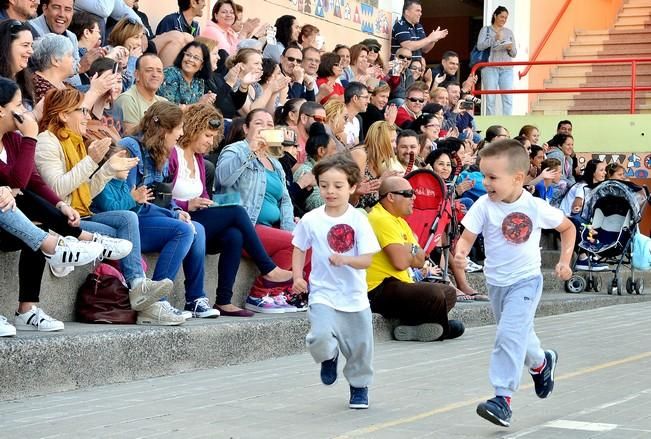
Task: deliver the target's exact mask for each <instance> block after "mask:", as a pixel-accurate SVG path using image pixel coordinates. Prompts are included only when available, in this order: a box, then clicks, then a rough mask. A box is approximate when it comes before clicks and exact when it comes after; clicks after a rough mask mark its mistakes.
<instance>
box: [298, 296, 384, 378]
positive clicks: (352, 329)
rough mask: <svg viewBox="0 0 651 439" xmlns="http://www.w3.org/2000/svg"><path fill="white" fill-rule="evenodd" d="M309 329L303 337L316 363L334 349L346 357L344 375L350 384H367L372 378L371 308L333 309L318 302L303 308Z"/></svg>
mask: <svg viewBox="0 0 651 439" xmlns="http://www.w3.org/2000/svg"><path fill="white" fill-rule="evenodd" d="M307 316H308V319H309V320H310V332H309V333H308V334H307V337H305V344H306V345H307V348H308V350H309V351H310V354H311V355H312V358H314V361H316V362H317V363H322V362H323V361H326V360H330V359H332V358H334V356H335V355H337V353H338V351H339V350H341V353H342V354H343V355H344V357H345V358H346V366H345V367H344V376H345V377H346V379H347V380H348V382H349V383H350V385H351V386H353V387H368V386H369V384H371V381H372V379H373V366H372V362H373V321H372V317H371V308H366V309H365V310H363V311H359V312H343V311H337V310H336V309H334V308H331V307H329V306H327V305H322V304H320V303H317V304H314V305H310V306H309V308H308V310H307Z"/></svg>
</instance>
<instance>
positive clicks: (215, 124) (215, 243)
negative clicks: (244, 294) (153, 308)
mask: <svg viewBox="0 0 651 439" xmlns="http://www.w3.org/2000/svg"><path fill="white" fill-rule="evenodd" d="M222 132H223V118H222V116H221V114H219V112H218V111H217V110H215V108H214V107H211V106H209V105H206V104H197V105H193V106H191V107H189V108H188V109H187V111H186V112H185V113H184V115H183V135H182V136H181V138H180V139H179V143H178V145H176V146H174V148H173V149H172V152H171V154H170V158H169V171H170V175H171V176H172V178H173V185H174V186H173V189H172V197H173V198H174V200H175V202H176V204H177V206H179V207H181V208H182V209H183V210H185V211H186V212H188V213H189V214H190V217H191V218H192V220H193V221H196V222H198V223H199V224H201V225H202V226H204V229H205V231H206V249H207V251H208V252H209V253H213V252H219V253H220V257H219V265H218V273H219V276H218V278H217V300H216V303H215V308H216V309H218V310H219V311H220V313H221V314H222V315H228V316H236V317H251V316H252V315H253V313H252V312H250V311H248V310H243V309H241V308H239V307H237V306H235V305H233V304H232V303H231V298H232V296H233V284H234V283H235V275H236V274H237V270H238V267H239V265H240V256H241V254H242V249H245V250H246V252H247V254H249V255H250V256H251V257H252V258H253V260H254V262H255V263H256V266H257V267H258V269H259V270H260V272H261V273H262V276H263V278H264V280H266V281H267V282H279V283H280V282H286V281H288V280H290V279H292V273H291V271H287V270H283V269H280V268H278V267H277V266H276V264H274V262H273V261H272V260H271V259H270V258H269V256H268V255H267V253H266V252H265V250H264V248H263V246H262V244H261V243H260V240H259V238H258V235H257V234H256V232H255V229H254V228H253V224H252V223H251V220H250V219H249V217H248V215H247V213H246V210H244V208H243V207H242V206H239V205H227V206H218V207H215V206H214V203H213V201H212V200H211V199H210V198H208V194H207V192H206V183H205V170H204V169H203V156H204V155H205V154H207V153H208V152H209V151H211V150H212V149H213V148H214V147H215V145H216V144H217V143H218V141H219V139H220V137H221V136H222Z"/></svg>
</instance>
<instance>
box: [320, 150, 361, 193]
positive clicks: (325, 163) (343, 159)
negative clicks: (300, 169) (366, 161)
mask: <svg viewBox="0 0 651 439" xmlns="http://www.w3.org/2000/svg"><path fill="white" fill-rule="evenodd" d="M330 169H338V170H340V171H341V172H343V173H344V174H346V178H347V179H348V184H349V185H351V186H355V185H356V184H359V182H360V181H362V173H361V172H360V170H359V166H357V163H355V160H353V158H352V157H351V155H350V153H348V152H340V153H337V154H335V155H332V156H330V157H326V158H324V159H323V160H319V162H318V163H317V164H316V165H315V166H314V168H312V174H314V177H315V178H316V182H317V184H318V183H319V177H320V176H321V175H322V174H323V173H324V172H326V171H329V170H330Z"/></svg>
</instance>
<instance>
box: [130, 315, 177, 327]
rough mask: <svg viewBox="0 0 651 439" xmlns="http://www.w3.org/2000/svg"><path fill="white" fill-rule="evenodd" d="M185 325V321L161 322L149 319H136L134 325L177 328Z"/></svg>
mask: <svg viewBox="0 0 651 439" xmlns="http://www.w3.org/2000/svg"><path fill="white" fill-rule="evenodd" d="M183 323H185V320H182V321H178V322H162V321H160V320H158V321H157V320H156V319H150V318H149V317H138V318H137V319H136V324H138V325H148V326H178V325H182V324H183Z"/></svg>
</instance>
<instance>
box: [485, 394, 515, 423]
mask: <svg viewBox="0 0 651 439" xmlns="http://www.w3.org/2000/svg"><path fill="white" fill-rule="evenodd" d="M477 414H478V415H479V416H481V417H482V418H484V419H486V420H487V421H490V422H492V423H493V424H495V425H499V426H500V427H510V426H511V415H512V414H513V413H512V412H511V407H509V403H508V402H506V399H505V398H504V397H503V396H496V397H495V398H491V399H489V400H488V401H484V402H482V403H480V404H479V405H478V406H477Z"/></svg>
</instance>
